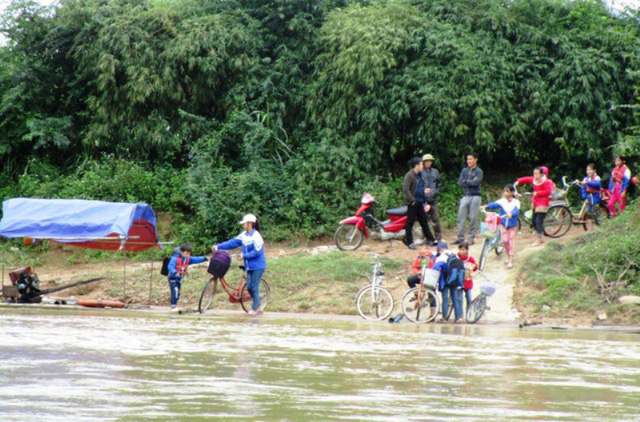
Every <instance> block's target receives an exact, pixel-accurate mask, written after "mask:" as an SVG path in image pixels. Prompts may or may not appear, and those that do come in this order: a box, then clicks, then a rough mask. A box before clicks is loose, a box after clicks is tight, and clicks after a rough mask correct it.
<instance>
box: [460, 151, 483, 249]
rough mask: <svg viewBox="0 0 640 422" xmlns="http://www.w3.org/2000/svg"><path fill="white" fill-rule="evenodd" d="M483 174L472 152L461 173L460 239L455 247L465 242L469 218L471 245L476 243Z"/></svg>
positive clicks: (476, 156)
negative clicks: (465, 231) (465, 230)
mask: <svg viewBox="0 0 640 422" xmlns="http://www.w3.org/2000/svg"><path fill="white" fill-rule="evenodd" d="M482 177H483V173H482V170H480V168H478V154H477V153H475V152H470V153H468V154H467V168H465V169H463V170H462V171H461V172H460V177H459V178H458V184H459V185H460V186H462V199H461V200H460V208H458V221H457V225H458V239H457V240H456V241H455V242H453V243H454V244H455V245H457V244H460V243H462V242H464V228H465V225H466V222H467V217H468V218H469V244H470V245H473V244H474V243H475V238H476V233H477V231H478V214H479V213H480V204H481V202H482V198H481V191H480V187H481V185H482Z"/></svg>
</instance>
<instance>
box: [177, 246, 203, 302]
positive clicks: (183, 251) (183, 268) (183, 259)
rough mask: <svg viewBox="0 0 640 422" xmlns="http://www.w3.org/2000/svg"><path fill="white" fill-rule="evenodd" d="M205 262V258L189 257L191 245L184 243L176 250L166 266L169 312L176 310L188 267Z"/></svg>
mask: <svg viewBox="0 0 640 422" xmlns="http://www.w3.org/2000/svg"><path fill="white" fill-rule="evenodd" d="M206 260H207V257H206V256H191V245H190V244H189V243H185V244H184V245H182V246H180V247H179V248H176V250H174V252H173V256H172V257H171V259H170V260H169V265H168V266H167V268H168V271H169V290H170V293H171V310H172V311H177V310H178V299H180V289H181V288H182V279H183V278H184V276H186V275H187V273H188V272H189V265H195V264H199V263H201V262H204V261H206Z"/></svg>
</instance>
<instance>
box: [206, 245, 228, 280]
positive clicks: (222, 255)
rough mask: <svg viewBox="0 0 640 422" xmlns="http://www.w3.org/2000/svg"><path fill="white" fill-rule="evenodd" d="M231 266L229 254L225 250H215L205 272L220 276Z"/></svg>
mask: <svg viewBox="0 0 640 422" xmlns="http://www.w3.org/2000/svg"><path fill="white" fill-rule="evenodd" d="M230 266H231V255H229V253H228V252H227V251H215V252H214V253H213V256H212V257H211V261H209V268H207V272H208V273H209V274H211V275H212V276H214V277H218V278H222V277H224V276H225V274H226V273H227V271H229V267H230Z"/></svg>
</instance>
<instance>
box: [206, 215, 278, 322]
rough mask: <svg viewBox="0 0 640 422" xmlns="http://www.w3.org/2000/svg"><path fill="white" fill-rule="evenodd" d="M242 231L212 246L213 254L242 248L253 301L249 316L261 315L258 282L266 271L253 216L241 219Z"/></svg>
mask: <svg viewBox="0 0 640 422" xmlns="http://www.w3.org/2000/svg"><path fill="white" fill-rule="evenodd" d="M239 224H242V227H243V228H244V231H243V232H242V233H240V234H239V235H238V236H236V237H234V238H233V239H230V240H227V241H226V242H222V243H218V244H217V245H213V247H212V248H211V249H212V250H213V251H214V252H215V251H216V250H218V249H221V250H230V249H235V248H239V247H242V259H243V261H244V268H245V270H246V271H247V291H248V292H249V294H250V295H251V298H252V299H253V306H252V308H251V311H249V315H262V314H263V310H262V306H261V305H262V304H261V303H260V280H262V275H263V274H264V271H265V270H266V269H267V259H266V257H265V254H264V240H263V239H262V235H261V234H260V222H259V221H258V218H257V217H256V216H255V215H253V214H247V215H245V216H244V217H243V218H242V221H240V223H239Z"/></svg>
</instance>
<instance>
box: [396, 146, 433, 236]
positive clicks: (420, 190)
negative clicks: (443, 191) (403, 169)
mask: <svg viewBox="0 0 640 422" xmlns="http://www.w3.org/2000/svg"><path fill="white" fill-rule="evenodd" d="M409 167H411V169H410V170H409V171H408V172H407V174H405V175H404V182H403V183H402V193H403V194H404V201H405V202H406V203H407V225H406V226H405V233H406V234H405V235H406V236H407V246H408V247H409V249H416V245H415V244H414V243H413V223H414V222H415V221H416V217H417V218H418V222H419V223H420V227H422V232H423V233H424V237H425V238H426V239H427V242H428V243H433V242H434V238H433V235H432V234H431V230H429V224H428V222H427V214H426V213H425V212H424V203H425V202H426V197H425V193H424V190H425V187H424V181H423V180H422V178H421V177H418V176H419V174H420V172H421V171H422V161H421V160H420V158H419V157H413V158H412V159H411V160H409Z"/></svg>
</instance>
